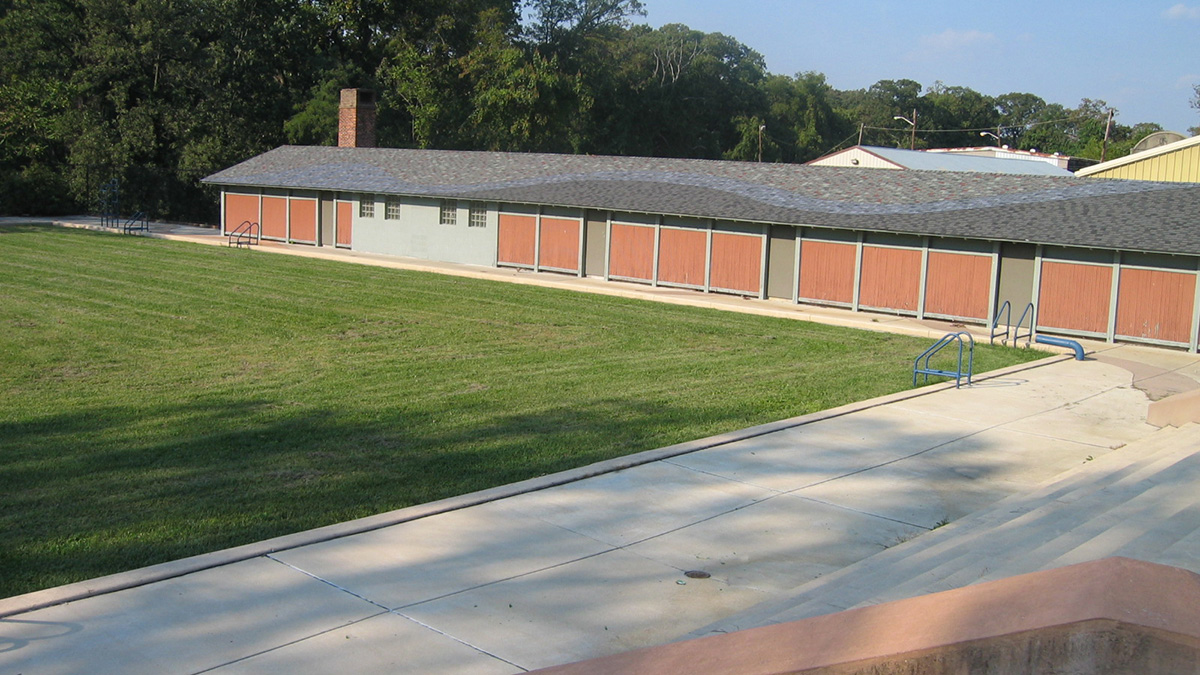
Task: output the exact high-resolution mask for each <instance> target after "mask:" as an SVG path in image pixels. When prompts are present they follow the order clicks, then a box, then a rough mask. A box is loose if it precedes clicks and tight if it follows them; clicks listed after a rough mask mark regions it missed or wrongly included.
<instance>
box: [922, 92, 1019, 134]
mask: <svg viewBox="0 0 1200 675" xmlns="http://www.w3.org/2000/svg"><path fill="white" fill-rule="evenodd" d="M919 107H920V108H921V111H922V117H923V118H924V120H925V123H926V124H928V125H929V126H931V127H932V128H933V129H935V130H937V132H936V134H934V133H931V134H929V135H928V136H927V143H928V145H929V147H936V148H955V147H973V146H976V145H979V144H980V140H981V138H982V137H981V136H980V135H979V134H980V131H981V130H984V129H994V128H995V127H996V126H997V124H998V122H999V119H1000V115H999V113H998V112H997V110H996V100H995V99H993V98H992V97H990V96H984V95H983V94H980V93H979V92H977V91H975V90H974V89H970V88H968V87H950V86H946V85H944V84H942V83H941V82H935V83H934V85H933V86H932V87H930V88H929V90H928V91H927V92H926V93H925V95H924V96H922V97H921V102H920V105H919ZM956 129H961V131H955V130H956Z"/></svg>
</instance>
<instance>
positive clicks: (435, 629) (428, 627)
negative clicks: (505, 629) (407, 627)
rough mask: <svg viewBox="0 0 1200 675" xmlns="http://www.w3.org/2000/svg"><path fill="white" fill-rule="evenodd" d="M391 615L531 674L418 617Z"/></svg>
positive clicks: (396, 613) (523, 668)
mask: <svg viewBox="0 0 1200 675" xmlns="http://www.w3.org/2000/svg"><path fill="white" fill-rule="evenodd" d="M390 613H391V614H394V615H396V616H398V617H400V618H402V619H407V620H408V621H411V622H413V623H415V624H417V625H418V626H421V627H422V628H425V629H427V630H431V631H433V632H434V633H437V634H438V635H441V636H443V637H445V638H448V639H450V640H454V641H455V642H457V643H459V644H461V645H463V646H464V647H469V648H470V649H474V650H475V651H477V652H479V653H480V654H483V655H484V656H490V657H491V658H493V659H496V660H497V661H503V662H504V663H507V664H508V665H510V666H512V667H513V668H518V669H520V671H521V672H523V673H528V672H529V669H528V668H526V667H525V666H522V665H520V664H517V663H513V662H512V661H509V660H508V659H506V658H504V657H503V656H499V655H497V654H493V653H492V652H489V651H488V650H486V649H484V648H483V647H480V646H478V645H473V644H471V643H470V642H467V641H466V640H463V639H462V638H459V637H457V636H454V635H451V634H449V633H447V632H446V631H444V630H438V629H437V628H435V627H433V626H431V625H429V624H427V623H425V622H424V621H421V620H420V619H417V618H416V617H411V616H409V615H407V614H404V613H402V612H399V611H396V610H392V611H391V612H390Z"/></svg>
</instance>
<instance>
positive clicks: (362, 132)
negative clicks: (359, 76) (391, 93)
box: [338, 89, 375, 148]
mask: <svg viewBox="0 0 1200 675" xmlns="http://www.w3.org/2000/svg"><path fill="white" fill-rule="evenodd" d="M338 147H339V148H373V147H375V92H373V91H369V90H366V89H343V90H342V100H341V104H340V105H339V106H338Z"/></svg>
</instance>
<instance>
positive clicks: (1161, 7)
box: [639, 0, 1200, 133]
mask: <svg viewBox="0 0 1200 675" xmlns="http://www.w3.org/2000/svg"><path fill="white" fill-rule="evenodd" d="M643 1H644V3H645V6H646V10H647V16H646V17H644V18H643V19H642V20H641V21H639V23H640V22H645V23H649V24H650V25H651V26H655V27H658V26H662V25H664V24H668V23H683V24H686V25H688V26H690V27H691V28H694V29H696V30H701V31H704V32H706V33H724V34H726V35H729V36H731V37H733V38H736V39H737V40H739V41H740V42H742V43H743V44H745V45H747V46H748V47H751V48H753V49H754V50H756V51H757V52H759V53H760V54H762V55H763V57H764V58H765V59H766V61H767V69H768V70H769V71H770V72H772V73H779V74H785V75H794V74H796V73H797V72H801V71H806V70H815V71H817V72H821V73H824V74H825V76H826V78H827V79H828V81H829V83H830V84H831V85H833V86H834V87H836V88H838V89H861V88H865V87H869V86H870V85H872V84H874V83H875V82H877V81H879V80H896V79H904V78H906V79H910V80H916V81H917V82H920V83H921V84H922V85H924V86H925V87H929V86H930V85H932V84H933V83H934V82H935V81H938V80H941V81H942V82H943V83H945V84H947V85H958V86H965V87H970V88H972V89H974V90H976V91H979V92H981V93H984V94H989V95H992V96H996V95H999V94H1005V93H1008V92H1014V91H1016V92H1029V93H1031V94H1036V95H1038V96H1041V97H1042V98H1044V99H1046V100H1047V101H1049V102H1052V103H1061V104H1062V105H1064V106H1066V107H1068V108H1074V107H1075V106H1076V105H1078V104H1079V101H1080V99H1082V98H1085V97H1086V98H1092V99H1102V100H1104V101H1107V102H1108V104H1109V105H1111V106H1113V107H1115V108H1116V109H1117V110H1118V116H1117V121H1118V122H1120V123H1122V124H1126V125H1133V124H1136V123H1138V122H1157V123H1159V124H1161V125H1163V127H1165V128H1167V129H1171V130H1174V131H1179V132H1182V133H1187V129H1188V127H1193V126H1200V111H1198V110H1196V109H1195V108H1192V107H1190V106H1189V105H1188V102H1189V101H1190V100H1191V97H1192V93H1193V90H1192V85H1194V84H1200V0H1190V1H1189V2H1183V3H1180V2H1177V1H1176V0H1165V1H1161V2H1160V1H1158V0H1123V1H1120V2H1118V1H1115V0H1088V1H1084V0H1041V1H1040V2H1035V1H1032V0H1005V1H1004V2H991V3H986V4H985V3H978V4H977V3H967V2H962V1H961V0H960V1H959V2H949V1H946V0H908V1H907V2H901V1H899V0H845V1H841V2H838V1H835V0H826V1H824V2H819V1H816V0H734V1H730V0H643Z"/></svg>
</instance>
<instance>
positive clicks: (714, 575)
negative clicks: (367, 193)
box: [0, 249, 1200, 675]
mask: <svg viewBox="0 0 1200 675" xmlns="http://www.w3.org/2000/svg"><path fill="white" fill-rule="evenodd" d="M264 250H266V249H264ZM479 273H480V274H483V273H484V272H483V271H482V270H481V271H479ZM526 276H528V277H535V276H539V277H540V276H548V275H526ZM571 281H576V282H586V281H588V280H571ZM610 286H611V285H610ZM651 290H653V289H651ZM691 295H693V296H696V295H699V294H695V293H692V294H691ZM700 297H701V298H708V296H700ZM715 300H716V301H717V302H726V301H727V300H726V299H725V298H719V297H718V298H715ZM728 301H729V302H733V303H744V304H746V305H763V306H765V309H766V310H768V311H772V312H774V311H781V310H780V309H778V308H775V307H773V306H772V305H774V304H776V303H768V302H759V301H742V300H739V299H736V298H733V299H729V300H728ZM781 307H783V308H784V309H786V308H787V307H788V306H787V305H781ZM806 309H808V308H806ZM831 311H832V310H831ZM842 314H843V315H845V316H843V317H842V320H845V321H847V322H850V321H860V322H864V321H865V322H869V323H875V322H872V321H870V320H871V319H872V318H876V317H872V316H870V315H853V314H852V313H849V312H843V313H842ZM905 321H906V323H900V322H897V326H902V327H904V328H905V329H906V330H920V329H922V327H923V326H922V324H920V323H918V322H914V321H912V320H905ZM930 330H932V332H933V333H936V334H939V335H940V334H941V332H944V331H940V332H939V330H937V329H936V328H932V329H930ZM1090 347H1091V348H1096V349H1099V350H1101V352H1100V353H1099V354H1098V355H1097V356H1096V357H1095V358H1092V359H1089V360H1087V361H1083V362H1079V361H1073V360H1067V359H1065V358H1062V357H1054V358H1051V359H1048V360H1047V361H1043V362H1039V364H1035V365H1032V366H1028V365H1027V366H1020V367H1016V368H1013V369H1009V370H1008V371H1003V372H1001V373H998V374H996V375H994V376H992V377H989V378H986V379H980V380H979V381H977V383H976V384H975V385H974V386H971V387H968V388H964V389H962V390H955V389H953V388H952V387H947V386H934V387H929V388H926V389H922V390H919V391H915V392H905V393H902V394H897V395H892V396H888V397H884V398H882V399H877V400H874V401H868V402H864V403H860V404H854V405H851V406H845V407H843V408H840V409H837V410H834V411H827V412H825V413H819V414H815V415H809V416H806V417H803V418H797V419H794V420H785V421H782V422H779V423H775V424H772V425H764V427H760V428H756V429H753V430H748V431H746V432H744V433H738V434H728V435H726V436H724V437H718V438H714V439H707V440H703V441H697V442H695V443H692V444H683V445H682V446H677V447H674V448H667V449H663V450H660V451H652V452H650V453H643V454H642V455H640V456H635V457H633V458H624V459H623V460H621V461H620V462H619V463H606V464H605V465H604V466H599V467H593V468H592V469H590V470H587V469H585V470H579V471H576V472H567V474H566V475H558V476H548V477H545V478H542V479H538V480H536V481H528V482H526V483H525V484H522V485H520V486H515V488H514V489H509V490H497V491H489V492H488V493H487V494H483V495H476V496H467V497H465V498H460V500H461V501H459V502H456V504H457V505H462V508H454V506H455V505H454V504H452V505H449V506H447V505H442V506H443V507H444V508H430V507H416V508H414V509H409V510H405V511H403V512H397V513H394V514H383V516H380V517H376V520H374V521H372V522H371V523H368V524H367V526H368V527H373V526H374V525H375V524H377V523H380V522H392V523H394V524H391V525H387V526H384V527H380V528H378V529H370V530H369V531H365V532H364V531H360V530H362V529H365V528H364V525H363V523H361V522H359V523H347V524H343V525H341V526H334V527H333V528H324V529H323V530H322V531H321V532H320V533H319V536H314V537H310V540H311V541H310V543H303V542H304V541H306V540H304V539H303V538H295V536H294V537H293V538H283V540H278V541H276V542H274V543H272V542H264V543H263V548H262V551H264V552H262V553H261V554H246V553H245V552H244V551H243V552H240V553H239V552H237V551H236V550H235V551H234V552H227V557H226V558H225V559H222V555H223V554H212V555H210V556H208V557H205V560H206V563H205V564H202V565H198V566H196V567H195V570H196V571H192V572H191V573H188V574H182V575H180V576H172V577H170V578H165V579H162V580H159V581H155V582H153V583H141V582H142V581H145V580H147V579H148V578H151V577H147V576H145V575H146V574H148V572H146V571H135V572H132V573H128V574H126V575H117V577H121V579H123V580H125V581H128V582H129V584H125V585H129V586H130V587H128V588H125V589H124V590H118V591H115V592H110V593H104V594H99V595H94V596H92V597H82V598H81V599H78V600H74V601H70V602H66V603H64V604H56V605H53V606H48V607H43V608H41V609H33V610H31V611H20V610H19V605H20V604H21V603H27V606H30V607H33V606H37V605H38V604H39V602H40V601H44V600H45V599H46V598H48V597H54V595H55V593H62V592H64V591H63V589H52V590H51V591H47V592H42V593H41V594H30V595H29V596H21V597H20V598H12V599H9V600H4V601H0V614H7V616H6V618H3V619H0V672H6V673H7V672H13V673H25V674H27V675H30V674H33V673H77V672H88V673H142V672H145V673H173V672H178V673H198V672H209V671H216V672H219V673H237V672H254V673H258V672H293V671H299V672H328V671H339V672H355V673H359V672H365V673H370V672H414V673H428V672H455V673H460V672H465V673H476V672H478V673H515V672H522V671H525V670H530V669H535V668H540V667H545V666H550V665H556V664H561V663H566V662H571V661H576V660H580V659H585V658H589V657H594V656H601V655H605V654H612V653H616V652H621V651H626V650H629V649H633V648H637V647H643V646H648V645H655V644H661V643H664V642H668V641H672V640H677V639H681V638H684V637H687V636H689V635H690V634H698V633H701V632H703V631H704V630H705V628H706V627H711V626H714V625H718V624H720V622H722V621H723V620H727V619H729V618H731V617H737V616H749V613H750V612H753V611H754V608H755V607H767V606H770V603H778V602H779V600H780V599H781V598H786V597H791V595H792V594H794V593H796V589H798V588H802V587H803V586H805V585H806V584H808V583H810V582H813V583H820V580H821V579H822V578H833V575H835V574H847V572H842V570H853V569H854V568H855V565H856V563H857V564H861V565H866V564H868V563H869V562H870V561H871V560H872V559H879V558H876V556H879V555H881V554H882V555H885V556H886V555H888V554H889V553H890V552H892V551H904V550H908V549H912V548H914V547H916V546H918V544H919V542H921V541H922V540H924V539H925V538H927V537H929V538H940V537H944V536H946V534H947V533H952V532H953V530H954V529H955V528H957V527H958V525H957V521H961V522H969V521H970V518H969V517H968V516H969V514H972V513H979V512H986V509H987V508H988V507H989V506H990V505H993V504H996V503H998V502H1001V500H1005V499H1017V498H1020V497H1022V496H1024V495H1029V494H1035V493H1037V492H1038V490H1039V489H1043V490H1044V489H1045V486H1046V484H1047V481H1054V480H1068V479H1070V477H1071V476H1072V475H1076V474H1078V472H1080V471H1088V470H1089V467H1094V466H1098V464H1097V462H1099V461H1101V460H1102V459H1103V460H1104V461H1105V462H1118V461H1120V462H1123V461H1126V460H1128V461H1131V462H1136V461H1139V460H1141V459H1144V460H1145V461H1150V462H1152V461H1154V460H1153V457H1151V455H1152V454H1153V453H1158V452H1162V451H1163V450H1164V448H1172V447H1175V446H1173V445H1172V444H1173V443H1176V442H1187V443H1190V442H1191V441H1190V440H1189V439H1191V438H1192V436H1190V435H1187V434H1178V432H1175V431H1174V430H1166V431H1158V430H1156V429H1155V428H1154V427H1151V426H1149V425H1147V424H1145V422H1144V420H1145V412H1146V406H1147V403H1148V401H1149V400H1150V399H1151V398H1152V397H1158V396H1162V395H1165V394H1166V393H1171V392H1173V391H1178V390H1184V389H1188V388H1193V387H1196V386H1197V384H1196V383H1197V382H1198V381H1200V360H1197V358H1196V357H1195V356H1192V355H1188V354H1183V353H1180V352H1170V351H1166V350H1156V349H1149V348H1139V347H1133V346H1111V345H1110V346H1105V345H1090ZM1190 447H1191V446H1190V445H1189V446H1187V447H1186V448H1185V450H1186V449H1190ZM1142 449H1144V452H1145V453H1146V454H1145V457H1142V455H1140V454H1139V453H1141V452H1143V450H1142ZM1114 450H1117V452H1116V453H1114ZM1175 451H1176V452H1183V451H1181V450H1179V448H1177V447H1175ZM1110 454H1111V455H1112V459H1107V458H1106V457H1107V456H1108V455H1110ZM1118 458H1119V459H1118ZM620 467H627V468H624V469H622V470H612V471H609V470H608V469H617V468H620ZM1091 470H1093V471H1094V470H1095V469H1091ZM590 474H597V475H590ZM589 475H590V477H585V478H581V477H582V476H589ZM576 478H579V479H578V480H576ZM1119 496H1120V495H1117V496H1116V497H1114V498H1119ZM1177 508H1182V509H1183V510H1182V511H1181V512H1183V513H1185V514H1186V513H1191V511H1190V510H1188V508H1187V507H1186V506H1183V507H1177ZM427 514H431V515H427ZM1127 515H1128V514H1127ZM1129 517H1131V518H1132V517H1134V516H1133V515H1129ZM379 518H383V519H384V520H378V519H379ZM367 520H369V521H371V520H372V519H367ZM947 522H951V523H954V524H952V525H950V526H948V527H940V526H941V525H943V524H945V523H947ZM1130 527H1136V524H1135V523H1131V524H1130ZM960 529H965V528H960ZM971 531H972V532H977V531H976V530H974V529H972V530H971ZM342 535H344V536H342ZM977 536H985V537H986V535H977ZM1008 536H1011V537H1018V538H1019V536H1020V530H1019V529H1013V530H1011V532H1010V533H1009V535H1008ZM297 543H300V544H301V545H295V544H297ZM1124 554H1125V555H1130V556H1131V557H1137V551H1131V550H1125V553H1124ZM230 561H232V562H230ZM221 562H226V563H227V564H219V563H221ZM176 569H178V568H176ZM688 572H694V573H699V574H692V575H688V574H687V573H688ZM168 576H169V575H168ZM121 579H117V581H118V582H119V581H121ZM113 580H114V578H108V579H107V582H112V581H113ZM814 580H816V581H815V582H814ZM105 583H106V580H97V582H94V583H88V584H83V585H76V586H79V587H80V588H76V589H74V590H75V591H80V590H82V594H83V595H86V594H87V593H88V592H89V591H88V589H89V588H90V589H95V588H102V587H104V584H105ZM135 584H136V585H135ZM121 585H122V584H121V583H117V584H116V587H119V586H121ZM35 596H36V597H35ZM62 597H69V596H59V598H60V599H61V598H62ZM823 601H824V600H823ZM830 602H832V604H834V605H836V604H838V603H837V601H836V600H835V601H830ZM763 603H768V605H764V604H763ZM14 608H15V609H14ZM773 612H774V614H773V615H779V614H787V610H786V608H780V607H778V606H775V607H773ZM767 620H768V621H769V619H767Z"/></svg>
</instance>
